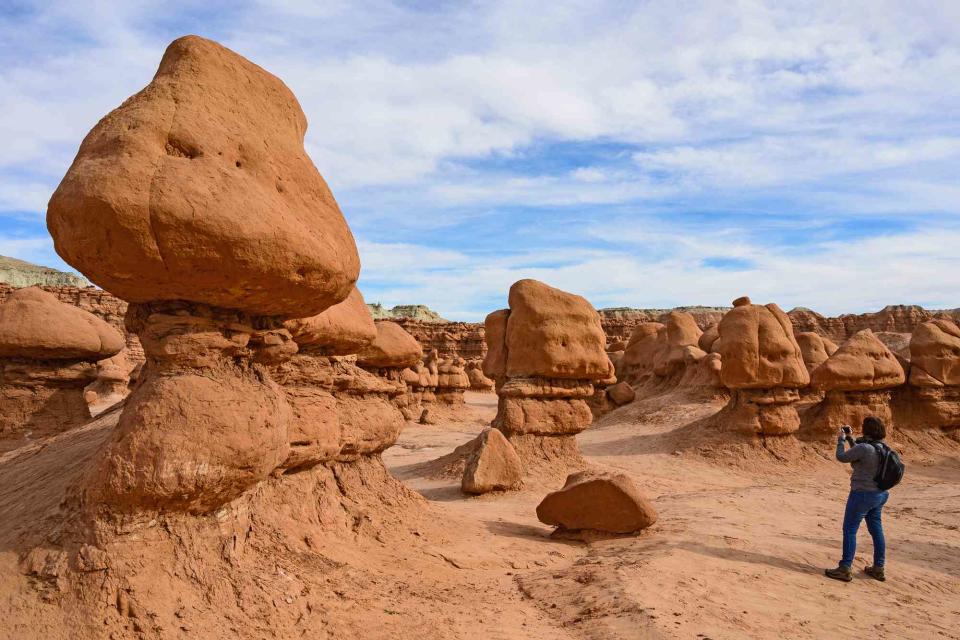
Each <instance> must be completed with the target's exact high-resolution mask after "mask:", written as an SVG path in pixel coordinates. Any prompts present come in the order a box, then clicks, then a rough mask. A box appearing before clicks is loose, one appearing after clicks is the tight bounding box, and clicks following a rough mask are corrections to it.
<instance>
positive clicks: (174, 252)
mask: <svg viewBox="0 0 960 640" xmlns="http://www.w3.org/2000/svg"><path fill="white" fill-rule="evenodd" d="M306 131H307V121H306V118H305V117H304V115H303V111H302V110H301V108H300V105H299V103H298V102H297V99H296V98H295V97H294V95H293V93H292V92H291V91H290V89H288V88H287V86H286V85H285V84H284V83H283V82H282V81H281V80H280V79H279V78H277V77H276V76H274V75H272V74H270V73H268V72H267V71H265V70H263V69H262V68H260V67H258V66H257V65H255V64H253V63H252V62H250V61H249V60H247V59H245V58H243V57H241V56H239V55H237V54H236V53H234V52H233V51H230V50H229V49H226V48H225V47H222V46H220V45H219V44H217V43H215V42H212V41H210V40H205V39H203V38H198V37H196V36H186V37H183V38H180V39H178V40H175V41H174V42H173V43H172V44H171V45H170V46H169V47H167V50H166V52H165V53H164V56H163V60H161V62H160V67H159V68H158V69H157V73H156V75H155V76H154V77H153V81H152V82H151V83H150V84H149V85H147V87H146V88H144V89H143V90H142V91H140V92H139V93H137V94H136V95H134V96H132V97H131V98H128V99H127V100H126V101H125V102H124V103H123V104H122V105H120V106H119V107H117V108H116V109H115V110H114V111H113V112H111V113H110V114H109V115H107V116H106V117H105V118H103V119H102V120H101V121H100V122H99V123H97V125H96V126H95V127H94V128H93V130H92V131H91V132H90V133H89V134H87V137H86V138H85V139H84V141H83V143H82V144H81V145H80V151H79V152H78V154H77V157H76V159H75V160H74V161H73V165H72V166H71V167H70V169H69V171H68V172H67V175H66V176H65V177H64V179H63V181H62V182H61V183H60V186H59V187H58V188H57V190H56V192H55V193H54V194H53V197H52V198H51V200H50V206H49V209H48V210H47V225H48V227H49V228H50V232H51V234H52V235H53V238H54V243H55V246H56V249H57V253H59V254H60V255H61V256H63V258H64V259H65V260H66V261H67V262H69V263H70V264H71V265H73V266H74V267H76V268H77V269H79V270H80V271H82V272H83V273H84V275H86V276H87V277H88V278H90V280H91V281H93V282H95V283H96V284H98V285H100V286H101V287H103V288H104V289H106V290H107V291H110V292H111V293H113V294H114V295H116V296H118V297H120V298H123V299H124V300H127V301H129V302H155V301H158V300H186V301H191V302H198V303H203V304H207V305H210V306H213V307H221V308H226V309H237V310H242V311H245V312H247V313H249V314H251V315H256V316H286V317H305V316H311V315H314V314H318V313H320V312H321V311H323V310H324V309H326V308H327V307H329V306H331V305H333V304H336V303H337V302H340V301H341V300H343V299H344V298H345V297H346V296H347V294H348V293H350V290H351V288H352V287H353V284H354V282H356V280H357V276H358V275H359V270H360V260H359V257H358V255H357V249H356V245H355V244H354V240H353V236H352V234H351V233H350V229H349V227H348V226H347V223H346V220H345V219H344V217H343V215H342V214H341V212H340V208H339V207H338V206H337V202H336V200H334V197H333V194H332V193H331V192H330V189H329V188H328V187H327V184H326V182H324V180H323V178H322V177H321V176H320V173H319V172H318V171H317V169H316V167H314V166H313V163H312V162H311V161H310V158H309V156H308V155H307V153H306V151H305V150H304V148H303V139H304V135H305V134H306ZM200 214H202V215H200Z"/></svg>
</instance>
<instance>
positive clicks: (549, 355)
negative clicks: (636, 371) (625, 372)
mask: <svg viewBox="0 0 960 640" xmlns="http://www.w3.org/2000/svg"><path fill="white" fill-rule="evenodd" d="M509 303H510V308H509V309H503V310H500V311H495V312H493V313H491V314H490V315H488V316H487V318H486V339H487V357H486V360H485V361H484V373H485V375H487V376H488V377H490V378H492V379H493V380H495V381H496V389H497V395H498V396H499V401H498V408H497V416H496V418H494V420H493V426H494V427H496V428H497V429H499V430H500V431H501V432H503V434H504V435H505V436H506V437H507V439H508V440H510V442H511V444H513V446H514V447H515V448H516V449H517V452H518V453H519V454H520V456H521V458H523V459H525V460H530V459H552V458H565V457H575V458H579V455H580V454H579V448H578V447H577V444H576V440H575V438H574V436H575V435H576V434H577V433H580V432H581V431H583V430H584V429H586V428H587V427H588V426H589V425H590V423H591V422H592V421H593V417H592V414H591V411H590V406H589V405H588V403H587V399H588V398H590V397H591V396H592V395H593V392H594V389H593V382H594V381H599V380H605V379H607V378H608V377H609V376H610V375H611V373H612V370H611V364H610V360H609V358H608V357H607V354H606V352H605V351H604V345H605V344H606V338H605V336H604V334H603V330H602V329H601V327H600V316H599V315H598V314H597V312H596V311H595V310H594V309H593V307H592V306H591V305H590V303H589V302H587V301H586V300H585V299H584V298H582V297H580V296H576V295H573V294H570V293H566V292H564V291H560V290H559V289H554V288H553V287H550V286H547V285H545V284H543V283H542V282H538V281H536V280H520V281H519V282H517V283H515V284H514V285H513V286H512V287H511V288H510V295H509Z"/></svg>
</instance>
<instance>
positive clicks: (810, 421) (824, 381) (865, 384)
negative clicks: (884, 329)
mask: <svg viewBox="0 0 960 640" xmlns="http://www.w3.org/2000/svg"><path fill="white" fill-rule="evenodd" d="M905 380H906V377H905V375H904V372H903V367H902V366H900V362H899V361H898V360H897V358H896V356H894V355H893V353H892V352H891V351H890V349H888V348H887V346H886V345H885V344H883V343H882V342H881V341H880V340H879V339H878V338H877V337H876V336H875V335H874V334H873V332H872V331H871V330H870V329H864V330H863V331H858V332H857V333H855V334H854V335H852V336H851V337H850V338H849V339H848V340H847V341H846V342H844V343H843V344H842V345H840V348H839V349H837V350H836V351H835V352H834V353H833V355H831V356H830V357H829V358H827V360H826V361H825V362H824V363H823V364H821V365H820V366H818V367H817V368H816V369H814V370H813V373H812V374H811V376H810V381H811V384H812V386H813V387H815V388H817V389H822V390H823V391H825V393H826V395H825V396H824V398H823V400H822V401H821V402H819V403H818V404H817V405H815V406H814V407H812V408H811V409H810V410H809V411H808V412H807V414H806V415H805V416H804V424H803V428H802V431H803V433H804V434H805V435H810V436H813V437H817V436H820V437H830V436H832V435H835V434H836V433H837V431H838V430H839V429H840V427H841V425H844V424H852V425H858V426H859V425H860V424H861V423H862V422H863V419H864V418H866V417H867V416H876V417H877V418H880V419H881V420H883V421H884V422H885V423H887V424H890V418H891V411H890V389H892V388H894V387H898V386H900V385H902V384H903V383H904V381H905Z"/></svg>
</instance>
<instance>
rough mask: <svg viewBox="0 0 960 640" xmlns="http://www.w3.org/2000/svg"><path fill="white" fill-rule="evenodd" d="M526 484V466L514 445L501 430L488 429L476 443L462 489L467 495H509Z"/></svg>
mask: <svg viewBox="0 0 960 640" xmlns="http://www.w3.org/2000/svg"><path fill="white" fill-rule="evenodd" d="M521 484H523V465H522V463H521V462H520V456H518V455H517V452H516V451H514V449H513V445H511V444H510V441H509V440H507V439H506V438H505V437H503V434H502V433H500V431H498V430H497V429H492V428H491V429H484V430H483V432H482V433H481V434H480V435H479V436H477V439H476V441H475V442H474V443H473V451H472V453H471V454H470V457H469V458H468V459H467V462H466V466H465V467H464V471H463V480H462V481H461V483H460V487H461V489H462V490H463V492H464V493H472V494H481V493H489V492H491V491H509V490H511V489H518V488H520V485H521Z"/></svg>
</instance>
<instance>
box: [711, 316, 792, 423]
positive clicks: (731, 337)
mask: <svg viewBox="0 0 960 640" xmlns="http://www.w3.org/2000/svg"><path fill="white" fill-rule="evenodd" d="M718 329H719V333H720V338H719V341H720V350H719V352H720V356H721V359H722V363H723V366H722V369H721V371H720V378H721V381H722V382H723V385H724V386H726V387H727V388H728V389H730V390H731V391H732V394H731V398H730V402H729V404H728V405H727V407H726V409H725V410H724V411H723V412H722V414H721V416H720V417H721V422H722V424H723V426H724V427H725V428H728V429H731V430H735V431H739V432H741V433H746V434H750V435H764V436H769V435H783V434H787V433H793V432H795V431H796V430H797V429H798V428H799V427H800V417H799V416H798V415H797V410H796V407H795V404H796V402H797V401H798V400H799V399H800V394H799V392H798V391H797V390H798V389H799V388H801V387H805V386H806V385H807V384H809V383H810V374H809V373H807V368H806V366H805V365H804V362H803V357H802V354H801V351H800V345H798V344H797V341H796V339H795V338H794V335H793V325H792V324H791V323H790V318H789V317H787V315H786V314H785V313H784V312H783V311H781V310H780V307H778V306H777V305H775V304H767V305H757V304H752V303H751V302H750V299H749V298H747V297H742V298H738V299H737V300H734V302H733V309H731V310H730V311H728V312H727V313H726V315H724V316H723V319H722V320H721V321H720V324H719V326H718Z"/></svg>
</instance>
